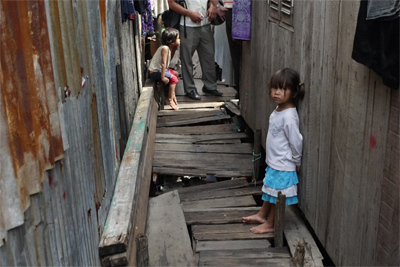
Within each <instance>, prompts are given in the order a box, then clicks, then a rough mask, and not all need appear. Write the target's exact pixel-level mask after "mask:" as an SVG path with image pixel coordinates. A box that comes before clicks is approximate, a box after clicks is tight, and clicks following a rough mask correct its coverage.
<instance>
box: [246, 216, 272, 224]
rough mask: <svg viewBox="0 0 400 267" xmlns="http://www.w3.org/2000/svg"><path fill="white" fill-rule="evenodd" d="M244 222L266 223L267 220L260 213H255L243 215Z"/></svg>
mask: <svg viewBox="0 0 400 267" xmlns="http://www.w3.org/2000/svg"><path fill="white" fill-rule="evenodd" d="M242 220H243V223H265V222H266V221H267V220H266V219H265V218H264V217H262V216H260V215H258V214H254V215H251V216H247V217H242Z"/></svg>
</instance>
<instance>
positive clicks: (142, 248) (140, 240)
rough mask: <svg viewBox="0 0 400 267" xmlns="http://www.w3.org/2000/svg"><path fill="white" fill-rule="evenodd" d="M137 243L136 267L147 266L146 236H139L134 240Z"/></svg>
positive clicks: (147, 246) (147, 249)
mask: <svg viewBox="0 0 400 267" xmlns="http://www.w3.org/2000/svg"><path fill="white" fill-rule="evenodd" d="M136 243H137V266H139V267H142V266H144V267H145V266H149V245H148V242H147V236H145V235H139V236H138V237H137V238H136Z"/></svg>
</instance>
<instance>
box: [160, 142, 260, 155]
mask: <svg viewBox="0 0 400 267" xmlns="http://www.w3.org/2000/svg"><path fill="white" fill-rule="evenodd" d="M154 149H155V150H156V151H175V152H191V153H224V154H225V153H227V154H251V155H252V154H253V145H252V144H251V143H241V144H230V145H218V144H215V145H208V144H207V145H205V144H167V143H157V144H155V148H154Z"/></svg>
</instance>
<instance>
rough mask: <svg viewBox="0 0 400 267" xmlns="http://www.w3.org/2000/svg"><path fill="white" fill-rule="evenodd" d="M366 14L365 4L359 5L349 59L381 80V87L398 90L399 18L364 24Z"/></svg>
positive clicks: (382, 18)
mask: <svg viewBox="0 0 400 267" xmlns="http://www.w3.org/2000/svg"><path fill="white" fill-rule="evenodd" d="M379 3H382V1H379ZM367 10H368V1H361V4H360V10H359V13H358V19H357V27H356V33H355V37H354V44H353V53H352V58H353V59H354V60H355V61H357V62H358V63H360V64H363V65H365V66H366V67H368V68H370V69H372V70H374V71H375V72H376V73H377V74H378V75H380V76H382V82H383V84H384V85H386V86H388V87H390V88H392V89H399V22H400V21H399V16H398V15H397V16H389V17H381V18H378V19H370V20H367ZM381 14H383V13H381ZM397 14H398V13H397Z"/></svg>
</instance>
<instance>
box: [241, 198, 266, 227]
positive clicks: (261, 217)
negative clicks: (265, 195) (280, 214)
mask: <svg viewBox="0 0 400 267" xmlns="http://www.w3.org/2000/svg"><path fill="white" fill-rule="evenodd" d="M270 209H271V203H269V202H266V201H264V203H263V205H262V206H261V209H260V210H259V211H258V213H257V214H254V215H251V216H247V217H242V220H243V223H265V222H266V221H267V217H268V213H269V212H270Z"/></svg>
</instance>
